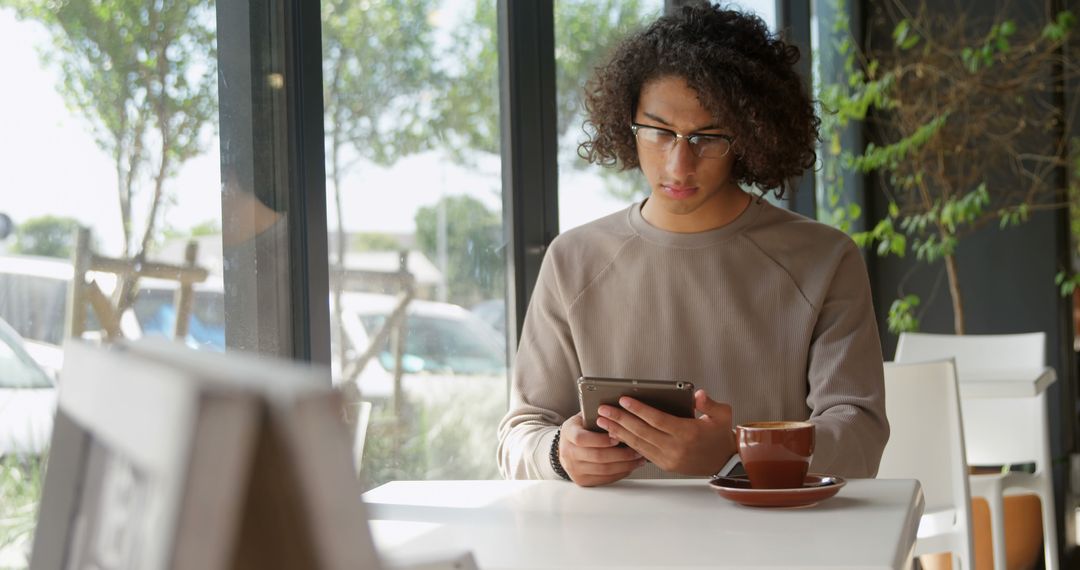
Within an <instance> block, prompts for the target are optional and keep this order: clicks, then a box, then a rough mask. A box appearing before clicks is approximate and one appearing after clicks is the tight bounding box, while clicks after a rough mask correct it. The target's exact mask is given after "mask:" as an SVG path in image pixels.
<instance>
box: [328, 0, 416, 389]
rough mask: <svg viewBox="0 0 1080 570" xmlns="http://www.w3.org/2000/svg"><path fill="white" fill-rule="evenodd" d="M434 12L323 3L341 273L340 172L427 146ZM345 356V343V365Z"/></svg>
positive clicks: (348, 0)
mask: <svg viewBox="0 0 1080 570" xmlns="http://www.w3.org/2000/svg"><path fill="white" fill-rule="evenodd" d="M433 9H434V2H433V0H385V1H382V2H366V1H365V2H356V1H355V0H324V1H323V3H322V42H323V82H324V87H323V105H324V109H323V116H324V118H325V119H324V120H325V123H326V125H325V134H326V151H327V156H326V165H327V171H328V172H327V175H328V177H329V183H330V186H331V188H332V189H333V193H334V205H335V209H336V211H337V232H338V239H337V240H336V243H337V248H336V252H335V254H336V255H335V260H336V266H337V269H338V271H339V272H341V271H343V270H344V267H345V253H346V250H347V248H348V243H347V241H346V239H345V213H344V209H343V207H342V190H343V189H342V183H343V181H344V178H345V175H346V174H347V173H348V172H349V171H350V170H352V169H353V168H354V167H355V166H356V164H357V163H358V162H359V161H360V160H361V159H367V160H369V161H372V162H374V163H376V164H383V165H389V164H393V163H394V162H396V161H397V160H398V159H400V158H401V157H403V156H406V155H408V154H411V153H414V152H419V151H421V150H423V149H425V148H427V147H428V145H429V144H430V139H431V137H432V134H431V130H430V128H429V125H430V120H429V119H430V117H429V116H428V114H427V113H425V110H426V107H427V99H428V98H430V97H431V93H430V91H431V89H432V86H433V84H434V83H435V82H436V81H437V76H436V74H435V72H434V69H433V67H432V64H431V62H432V61H434V59H435V55H434V48H433V32H434V30H433V29H432V26H431V23H430V14H431V12H432V10H433ZM369 191H370V192H373V193H374V192H382V191H384V189H379V188H372V189H369ZM372 199H374V197H372ZM331 283H332V285H333V295H334V310H335V321H336V323H337V326H338V334H339V337H342V338H343V337H344V330H343V329H342V327H343V326H344V325H343V324H342V319H341V313H340V311H341V294H342V288H343V287H344V279H342V278H338V279H333V280H332V281H331ZM345 355H346V347H345V346H344V344H342V346H341V352H340V355H339V358H340V359H341V361H342V363H344V362H345V358H346V356H345ZM349 397H350V398H351V397H352V396H351V395H350V396H349Z"/></svg>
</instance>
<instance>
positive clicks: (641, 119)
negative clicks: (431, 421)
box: [498, 6, 889, 486]
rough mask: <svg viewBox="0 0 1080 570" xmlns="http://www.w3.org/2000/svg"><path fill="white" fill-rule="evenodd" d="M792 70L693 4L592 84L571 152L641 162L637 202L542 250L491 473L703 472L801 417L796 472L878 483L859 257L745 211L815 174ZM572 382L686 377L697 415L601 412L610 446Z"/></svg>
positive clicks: (645, 409) (828, 232)
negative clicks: (747, 431) (749, 437)
mask: <svg viewBox="0 0 1080 570" xmlns="http://www.w3.org/2000/svg"><path fill="white" fill-rule="evenodd" d="M798 57H799V55H798V50H797V49H796V48H794V47H793V46H789V45H787V44H785V43H784V42H782V41H780V40H778V39H775V38H773V37H771V36H770V35H769V33H768V30H767V28H766V27H765V25H764V23H763V22H762V21H761V20H760V19H758V18H756V17H754V16H750V15H745V14H742V13H739V12H733V11H727V10H722V9H720V8H718V7H709V6H702V7H693V8H690V7H687V8H683V9H682V10H681V12H679V13H678V14H677V15H672V16H665V17H663V18H660V19H659V20H658V21H657V22H655V23H654V24H653V25H652V26H650V27H649V28H648V29H646V30H644V31H643V32H640V33H638V34H637V35H634V36H631V37H629V38H628V39H626V40H625V41H623V42H622V43H621V44H620V45H619V46H618V47H617V49H616V50H615V52H614V53H613V55H612V57H611V60H610V61H609V62H608V63H607V64H606V65H605V66H603V67H601V68H599V69H598V70H597V72H596V75H595V76H594V77H593V79H592V80H591V82H590V83H589V85H588V86H587V88H586V108H587V109H588V113H589V121H588V123H587V124H588V125H589V126H590V136H589V140H587V141H586V142H584V143H583V144H582V145H581V149H580V151H581V154H582V156H583V157H584V158H586V159H587V160H589V161H591V162H594V163H600V164H604V165H612V164H618V165H620V166H621V167H622V168H624V169H628V168H639V169H640V170H641V172H642V174H643V175H644V176H645V178H646V179H647V180H648V182H649V185H650V187H651V189H652V193H651V195H650V196H649V198H648V199H646V200H645V201H644V202H642V203H640V204H635V205H633V206H631V207H630V208H628V209H626V210H623V211H621V212H618V213H616V214H613V215H610V216H607V217H605V218H602V219H599V220H596V221H594V222H592V223H589V224H587V225H585V226H582V227H579V228H576V229H573V230H571V231H568V232H566V233H564V234H562V235H560V236H559V237H558V238H557V239H556V240H554V241H553V242H552V244H551V247H550V248H549V249H548V252H547V255H546V257H545V258H544V262H543V265H542V267H541V270H540V276H539V279H538V281H537V283H536V288H535V289H534V291H533V295H532V300H531V302H530V305H529V310H528V313H527V315H526V318H525V329H524V332H523V334H522V337H521V342H520V345H519V348H518V353H517V359H516V361H515V363H514V370H513V381H512V385H511V401H510V410H509V412H508V413H507V415H506V417H505V418H504V419H503V421H502V423H501V424H500V426H499V454H498V456H499V465H500V468H501V470H502V472H503V475H504V476H506V477H512V478H548V479H550V478H558V477H563V478H566V479H572V480H573V481H574V482H576V483H578V484H579V485H584V486H589V485H602V484H606V483H611V482H614V481H617V480H619V479H622V478H624V477H627V476H631V475H632V476H634V477H653V478H657V477H677V476H709V475H713V474H716V473H719V472H721V471H723V470H726V469H725V468H730V466H731V465H732V464H733V460H734V459H735V458H736V457H737V456H735V455H734V454H735V443H734V438H733V436H732V426H733V425H734V424H738V423H743V422H748V421H758V420H801V419H809V421H811V422H812V423H813V424H814V425H815V427H816V432H817V434H816V437H817V446H816V450H815V452H814V460H813V463H812V465H811V471H815V472H824V473H830V474H835V475H842V476H847V477H873V476H874V475H875V473H876V472H877V468H878V463H879V461H880V459H881V453H882V450H883V449H884V447H885V442H886V440H887V439H888V434H889V428H888V422H887V421H886V419H885V405H884V388H883V379H882V376H883V369H882V358H881V346H880V344H879V341H878V332H877V326H876V324H875V322H874V312H873V306H872V304H871V299H870V287H869V282H868V279H867V274H866V268H865V266H864V264H863V261H862V257H861V256H860V254H859V251H858V249H857V248H856V246H855V245H854V244H853V243H852V241H851V240H850V239H849V238H848V237H847V236H846V235H844V234H843V233H841V232H839V231H837V230H834V229H832V228H830V227H828V226H825V225H823V224H819V223H817V222H814V221H811V220H808V219H806V218H803V217H800V216H798V215H796V214H793V213H790V212H788V211H786V210H783V209H781V208H777V207H775V206H772V205H770V204H769V203H768V202H767V201H765V200H763V199H762V198H761V194H764V193H765V192H767V191H770V190H775V191H776V192H777V193H778V194H782V193H783V190H784V187H785V186H786V185H787V182H788V181H789V180H790V179H791V178H793V177H796V176H798V175H800V174H802V173H803V171H804V170H805V169H806V168H808V167H810V166H812V165H813V164H814V159H815V151H814V145H815V143H816V139H817V133H818V124H819V120H818V119H817V117H816V116H815V115H814V109H813V102H812V101H811V99H810V98H809V96H808V95H807V93H806V90H805V88H804V86H803V82H802V80H801V79H800V78H799V76H798V75H797V74H796V73H795V71H794V70H793V68H792V66H793V64H794V63H795V61H796V60H797V59H798ZM740 185H741V186H742V187H747V188H749V187H756V188H757V189H758V192H756V193H754V194H751V193H748V192H746V191H744V190H743V189H742V188H741V187H740ZM581 376H599V377H614V378H638V379H661V380H683V381H689V382H693V383H694V384H695V385H696V386H697V387H698V388H701V389H700V390H698V392H697V393H696V394H695V404H696V408H697V412H698V413H699V414H700V415H699V417H697V418H695V419H684V418H678V417H675V416H671V415H668V414H665V413H663V412H660V411H659V410H656V409H653V408H651V407H649V406H646V405H644V404H642V403H641V402H638V401H636V400H633V399H631V398H623V399H622V400H621V401H620V406H618V407H613V406H602V407H601V410H600V414H601V416H603V417H601V418H600V420H599V425H600V426H601V427H602V428H604V429H606V430H607V432H608V433H607V434H604V433H595V432H590V431H587V430H585V429H584V427H583V424H582V417H581V415H580V410H579V406H578V398H577V390H576V382H577V379H578V378H579V377H581ZM620 442H623V443H625V444H626V446H619V445H618V444H619V443H620Z"/></svg>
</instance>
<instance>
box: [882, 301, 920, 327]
mask: <svg viewBox="0 0 1080 570" xmlns="http://www.w3.org/2000/svg"><path fill="white" fill-rule="evenodd" d="M918 306H919V296H918V295H905V296H903V297H901V298H899V299H896V300H895V301H893V302H892V305H890V306H889V316H888V323H889V332H891V333H893V334H900V333H903V332H909V331H917V330H919V319H918V318H917V317H916V316H915V308H916V307H918Z"/></svg>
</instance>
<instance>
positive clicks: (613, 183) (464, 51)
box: [439, 0, 655, 199]
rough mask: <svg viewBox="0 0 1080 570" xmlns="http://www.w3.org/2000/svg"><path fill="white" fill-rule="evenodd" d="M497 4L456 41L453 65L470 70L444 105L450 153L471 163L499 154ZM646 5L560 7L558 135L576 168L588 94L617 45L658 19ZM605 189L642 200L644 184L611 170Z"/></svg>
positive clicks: (565, 2) (478, 7) (582, 0)
mask: <svg viewBox="0 0 1080 570" xmlns="http://www.w3.org/2000/svg"><path fill="white" fill-rule="evenodd" d="M495 4H496V3H495V2H491V1H489V0H476V3H475V4H474V7H473V14H472V19H471V21H469V22H468V23H467V24H466V25H464V26H462V27H460V28H458V29H457V30H456V31H455V33H454V41H453V44H452V45H453V48H452V53H451V58H452V59H453V60H455V61H459V62H464V66H463V67H462V68H461V70H460V71H459V72H458V73H457V74H455V77H456V80H455V81H452V82H450V83H449V87H448V88H447V91H446V96H445V97H443V98H442V99H441V100H440V101H439V105H440V107H439V108H440V113H439V117H440V128H441V129H442V130H443V131H444V132H443V137H444V139H445V140H446V141H447V143H448V147H449V150H450V152H451V153H452V154H453V155H454V156H455V157H456V158H458V159H459V160H461V161H463V162H468V156H467V152H466V151H467V150H479V151H482V152H488V153H497V152H499V135H500V133H499V113H498V111H497V110H498V108H499V54H498V42H497V38H498V35H497V22H496V9H495ZM654 16H655V14H652V13H651V12H650V10H648V9H647V8H646V7H645V6H644V2H643V1H642V0H560V1H559V2H556V3H555V57H556V66H555V75H556V77H555V91H556V92H555V100H556V124H557V126H556V129H557V130H556V133H557V136H558V138H559V139H560V140H561V141H563V143H564V144H562V145H561V146H562V147H563V149H564V151H567V152H570V153H572V154H573V158H570V157H566V158H569V160H568V161H566V162H570V163H571V164H573V166H574V167H575V168H583V167H588V166H589V165H588V164H587V163H585V162H584V161H582V160H578V159H577V158H576V156H577V141H578V139H580V136H577V135H578V134H579V133H580V132H581V131H580V129H581V127H582V122H583V121H584V119H585V113H584V111H585V110H584V108H583V104H582V101H581V94H582V88H583V87H584V85H585V81H586V80H588V78H589V76H590V74H591V73H592V71H593V69H594V68H595V67H596V66H597V65H599V64H600V63H601V62H602V60H603V59H604V57H605V56H606V55H607V53H608V51H609V50H610V49H612V48H613V47H614V45H615V42H616V41H618V40H619V39H620V38H622V37H623V36H625V35H626V34H627V33H629V32H630V31H632V30H633V29H635V28H636V27H638V26H640V25H641V24H642V23H643V22H647V21H649V20H650V19H652V18H653V17H654ZM601 172H603V173H604V175H605V188H606V190H608V192H609V193H611V194H612V195H613V196H616V197H618V198H621V199H627V198H629V197H631V196H635V195H637V194H640V192H641V191H642V188H643V187H642V183H641V179H640V177H639V176H636V175H634V174H629V175H627V174H626V173H621V172H618V171H615V170H610V169H604V170H603V171H601Z"/></svg>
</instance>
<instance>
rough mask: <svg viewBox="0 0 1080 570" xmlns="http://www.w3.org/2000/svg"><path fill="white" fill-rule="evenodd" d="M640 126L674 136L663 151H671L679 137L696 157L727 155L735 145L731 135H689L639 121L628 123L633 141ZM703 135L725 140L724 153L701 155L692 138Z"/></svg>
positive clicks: (703, 135) (677, 142) (703, 134)
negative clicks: (725, 149)
mask: <svg viewBox="0 0 1080 570" xmlns="http://www.w3.org/2000/svg"><path fill="white" fill-rule="evenodd" d="M642 127H644V128H646V129H653V130H657V131H663V132H665V133H670V134H671V135H673V136H674V137H675V138H674V139H673V141H672V144H671V146H670V147H668V148H667V149H664V152H671V149H673V148H675V145H677V144H679V139H683V140H685V141H686V144H688V145H690V149H691V150H692V151H693V152H694V156H696V157H698V158H705V159H711V158H724V157H725V156H727V155H728V153H730V152H731V147H733V146H735V137H733V136H731V135H721V134H708V133H690V134H689V135H684V134H681V133H678V132H676V131H673V130H671V129H665V128H664V127H657V126H655V125H643V124H641V123H633V122H632V123H630V132H632V133H634V140H635V141H636V140H637V134H638V129H640V128H642ZM703 137H705V138H714V139H723V140H726V141H727V143H728V149H727V151H726V152H724V154H722V155H720V156H701V154H700V152H701V151H700V149H701V148H702V147H700V146H698V144H697V142H696V141H695V140H694V139H698V140H701V139H702V138H703Z"/></svg>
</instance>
